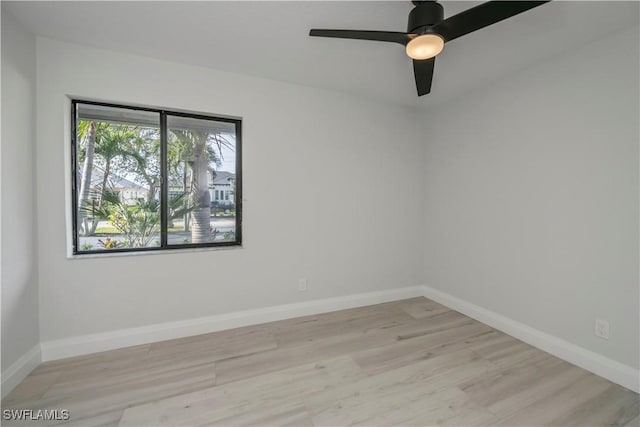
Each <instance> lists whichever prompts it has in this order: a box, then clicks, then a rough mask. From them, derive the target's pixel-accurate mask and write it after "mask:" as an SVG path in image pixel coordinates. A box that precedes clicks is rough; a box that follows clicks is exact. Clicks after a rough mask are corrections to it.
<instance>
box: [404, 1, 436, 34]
mask: <svg viewBox="0 0 640 427" xmlns="http://www.w3.org/2000/svg"><path fill="white" fill-rule="evenodd" d="M412 3H413V4H414V5H415V7H414V8H413V10H411V12H410V13H409V24H408V25H407V33H413V34H424V33H425V32H427V27H429V26H431V25H434V24H437V23H438V22H440V21H442V20H443V19H444V9H443V8H442V5H441V4H440V3H436V2H435V1H412Z"/></svg>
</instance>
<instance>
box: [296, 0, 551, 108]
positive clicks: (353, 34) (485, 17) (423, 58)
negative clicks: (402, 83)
mask: <svg viewBox="0 0 640 427" xmlns="http://www.w3.org/2000/svg"><path fill="white" fill-rule="evenodd" d="M548 1H549V0H547V1H489V2H486V3H482V4H480V5H478V6H476V7H472V8H471V9H467V10H465V11H464V12H461V13H459V14H457V15H454V16H451V17H449V18H447V19H443V18H444V12H443V9H442V5H440V4H439V3H436V1H413V2H412V3H413V4H414V5H415V7H414V8H413V10H412V11H411V12H410V13H409V25H408V26H407V32H406V33H401V32H394V31H359V30H324V29H315V28H314V29H312V30H311V31H310V32H309V35H310V36H314V37H335V38H340V39H359V40H372V41H380V42H391V43H400V44H401V45H403V46H405V48H406V52H407V55H408V56H409V58H411V59H413V72H414V75H415V79H416V88H417V90H418V96H422V95H426V94H427V93H429V92H431V81H432V80H433V66H434V64H435V60H436V55H438V54H439V53H440V52H442V49H443V48H444V44H445V43H446V42H450V41H451V40H455V39H457V38H458V37H461V36H464V35H465V34H469V33H471V32H473V31H477V30H479V29H481V28H484V27H488V26H489V25H492V24H495V23H496V22H500V21H502V20H505V19H507V18H511V17H512V16H515V15H518V14H520V13H523V12H526V11H527V10H529V9H533V8H534V7H537V6H540V5H542V4H544V3H548Z"/></svg>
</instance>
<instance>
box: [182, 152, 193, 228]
mask: <svg viewBox="0 0 640 427" xmlns="http://www.w3.org/2000/svg"><path fill="white" fill-rule="evenodd" d="M187 169H188V164H187V161H186V160H185V161H184V169H183V172H182V192H184V193H186V192H187ZM190 221H191V214H190V213H189V212H186V213H185V214H184V231H189V227H190V225H189V222H190Z"/></svg>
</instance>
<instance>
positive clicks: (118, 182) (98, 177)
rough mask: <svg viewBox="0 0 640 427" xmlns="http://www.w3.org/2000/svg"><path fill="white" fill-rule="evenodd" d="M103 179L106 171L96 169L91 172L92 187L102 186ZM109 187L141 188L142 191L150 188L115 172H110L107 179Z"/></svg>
mask: <svg viewBox="0 0 640 427" xmlns="http://www.w3.org/2000/svg"><path fill="white" fill-rule="evenodd" d="M103 179H104V173H100V171H95V170H94V171H93V173H92V174H91V187H99V186H101V185H102V180H103ZM107 187H108V188H112V189H124V188H130V189H132V190H141V191H147V190H148V188H147V187H145V186H143V185H140V184H136V183H135V182H133V181H129V180H128V179H126V178H124V177H122V176H119V175H116V174H114V173H110V174H109V178H108V179H107Z"/></svg>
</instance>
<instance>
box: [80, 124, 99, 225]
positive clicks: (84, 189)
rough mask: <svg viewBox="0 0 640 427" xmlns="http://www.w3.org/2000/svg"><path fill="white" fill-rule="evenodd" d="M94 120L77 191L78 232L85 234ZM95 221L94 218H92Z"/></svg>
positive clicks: (93, 145)
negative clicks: (78, 190)
mask: <svg viewBox="0 0 640 427" xmlns="http://www.w3.org/2000/svg"><path fill="white" fill-rule="evenodd" d="M96 128H97V125H96V122H91V123H90V124H89V134H88V135H87V150H86V153H85V157H84V164H83V165H82V175H81V180H80V192H79V193H78V232H79V234H81V235H84V236H87V235H88V234H87V232H88V231H89V230H88V221H87V201H88V200H89V189H90V187H91V173H92V172H93V155H94V152H95V148H96ZM94 221H95V220H94Z"/></svg>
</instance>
